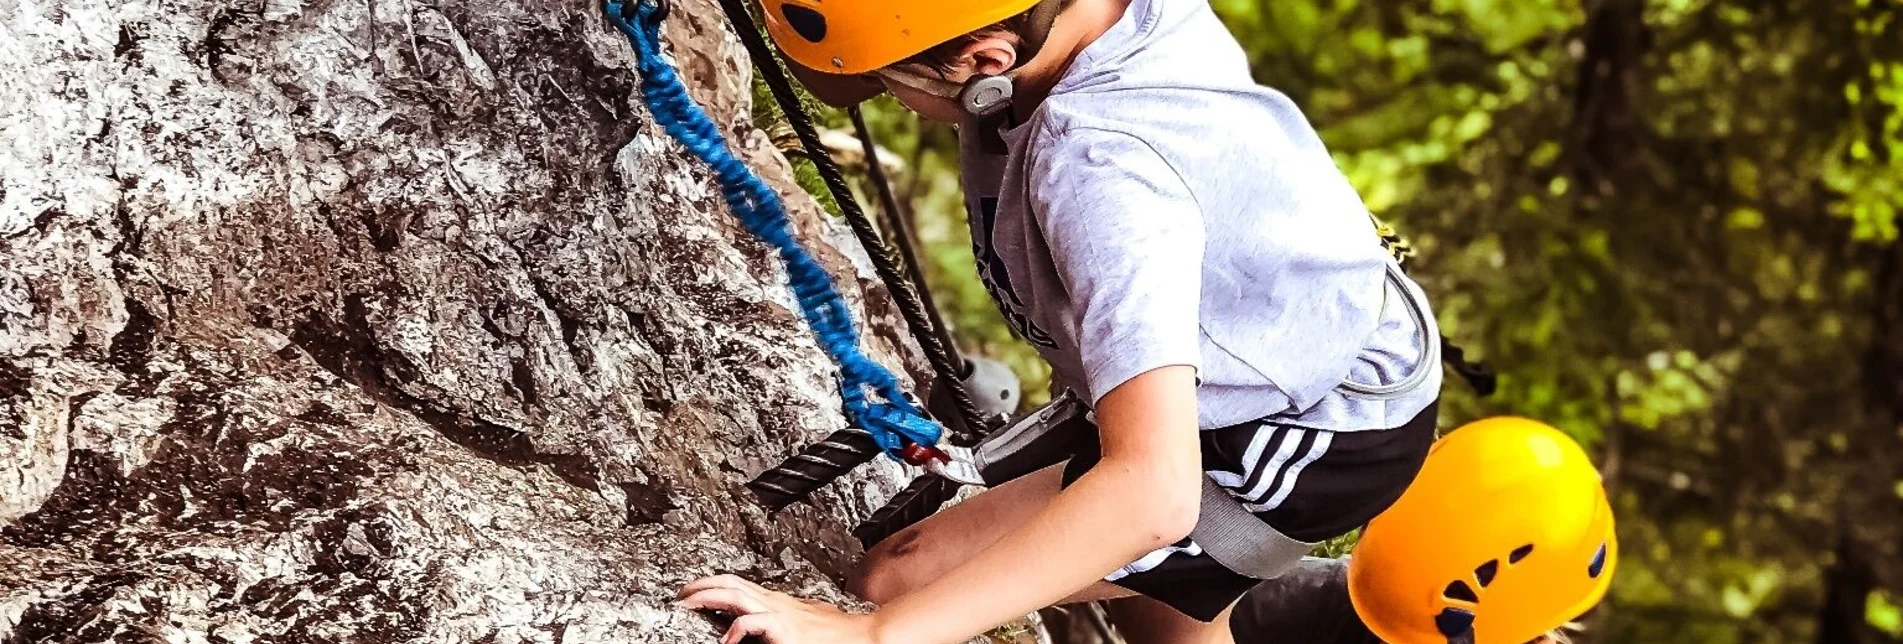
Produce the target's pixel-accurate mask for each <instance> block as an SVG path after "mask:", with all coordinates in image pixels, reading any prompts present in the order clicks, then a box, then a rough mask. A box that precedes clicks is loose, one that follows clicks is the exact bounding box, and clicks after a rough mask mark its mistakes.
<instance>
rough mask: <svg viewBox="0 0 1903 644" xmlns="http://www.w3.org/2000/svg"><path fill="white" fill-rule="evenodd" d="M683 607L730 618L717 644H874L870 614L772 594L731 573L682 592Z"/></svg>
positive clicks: (697, 584) (875, 642)
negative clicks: (757, 643) (749, 640)
mask: <svg viewBox="0 0 1903 644" xmlns="http://www.w3.org/2000/svg"><path fill="white" fill-rule="evenodd" d="M681 597H682V598H683V599H682V600H681V605H683V606H685V607H687V608H689V609H693V610H717V611H722V612H725V613H729V614H732V615H733V616H734V620H733V625H732V626H729V627H728V628H727V634H726V636H725V637H722V638H721V639H720V641H721V644H740V642H741V640H743V639H745V638H746V637H747V636H750V635H754V636H759V637H760V639H762V640H765V641H767V642H771V643H772V644H877V643H878V640H877V638H876V634H875V633H874V628H873V627H874V625H875V621H874V619H873V617H872V616H871V615H853V614H849V613H846V612H843V611H841V610H839V609H838V608H836V607H834V606H833V605H831V604H827V603H825V602H818V601H812V600H806V599H799V598H796V597H793V596H791V595H787V594H786V593H780V592H774V591H771V590H767V589H765V588H762V587H760V586H759V585H758V584H755V583H753V582H750V581H747V580H745V579H741V578H739V577H735V576H733V575H716V576H713V577H708V578H705V579H701V580H699V581H695V582H694V583H691V584H688V585H687V586H686V587H685V588H682V589H681Z"/></svg>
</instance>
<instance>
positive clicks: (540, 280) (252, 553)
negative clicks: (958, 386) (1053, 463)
mask: <svg viewBox="0 0 1903 644" xmlns="http://www.w3.org/2000/svg"><path fill="white" fill-rule="evenodd" d="M676 4H677V6H676V7H675V8H674V11H673V18H672V19H671V20H670V23H669V25H668V37H669V38H670V41H671V45H672V46H673V48H674V51H675V56H676V62H677V64H678V65H679V66H680V68H681V69H682V71H683V73H684V75H685V77H686V78H687V81H688V82H689V84H690V87H691V88H692V89H693V90H694V91H695V93H696V96H697V98H699V99H700V100H701V101H702V103H703V104H705V105H707V106H709V107H710V109H711V112H712V113H713V114H715V115H716V118H718V119H720V120H722V121H723V123H724V124H725V125H726V126H727V129H728V131H729V134H730V135H731V138H732V139H733V140H734V141H735V142H736V145H738V146H739V147H741V148H743V149H744V154H745V156H747V157H748V158H749V160H750V161H751V163H752V164H753V165H754V166H755V167H756V168H759V169H760V170H761V171H762V173H763V174H764V175H765V176H767V177H768V178H769V180H772V181H775V182H776V185H778V186H779V187H780V188H781V189H782V192H784V193H786V194H787V195H788V196H789V198H790V201H789V203H790V204H792V206H793V207H794V208H795V209H796V210H797V212H796V213H795V215H796V218H797V219H798V222H799V227H800V233H801V236H802V237H803V238H804V239H805V240H807V242H808V243H809V245H811V246H813V247H814V248H815V249H816V250H817V251H818V252H819V254H820V255H821V256H822V260H823V261H825V262H826V263H827V264H828V266H829V267H831V268H832V269H833V272H834V274H835V275H836V276H839V277H840V278H841V282H842V284H841V287H842V289H843V290H845V291H846V292H847V293H848V297H849V298H850V299H852V300H853V301H854V302H870V303H874V306H873V309H874V310H871V311H867V312H865V313H866V317H864V318H862V319H868V320H869V322H868V324H866V327H867V328H866V333H867V338H866V343H867V345H868V347H869V348H870V349H871V350H872V352H873V354H874V355H875V356H877V357H880V358H881V359H883V360H886V361H887V363H888V364H892V365H895V366H900V365H903V366H906V367H908V368H910V369H916V368H917V367H918V366H919V364H918V362H917V360H916V359H915V358H913V357H905V358H901V356H915V355H916V354H915V352H913V351H912V350H911V349H910V348H909V346H910V345H909V344H905V343H904V342H903V341H901V340H900V339H899V338H900V337H901V332H900V331H899V330H898V329H897V326H896V324H895V323H894V322H893V317H892V315H891V313H890V311H888V310H885V307H886V306H887V305H886V304H885V303H886V302H887V301H888V300H887V299H886V295H885V294H884V293H883V292H879V291H877V290H876V288H877V287H876V286H875V285H874V283H873V282H872V281H871V280H870V279H869V277H867V275H868V273H867V272H866V271H864V270H862V269H860V268H858V267H859V266H861V265H862V264H863V262H861V261H858V260H856V259H855V258H854V256H853V255H852V254H851V253H858V252H859V251H858V250H857V249H856V248H852V247H850V246H849V245H835V244H833V243H831V242H829V241H828V240H839V239H846V237H845V235H844V234H843V233H841V232H839V230H838V228H839V227H838V226H836V225H835V224H833V223H831V222H829V221H827V220H826V218H825V217H824V216H823V214H822V213H821V212H820V211H819V210H818V209H817V208H816V207H815V206H814V205H813V204H812V202H811V201H810V200H808V199H806V198H805V197H804V195H801V194H799V192H798V190H797V188H796V187H794V186H793V184H792V182H791V180H790V177H791V176H792V175H791V172H790V171H789V169H788V167H787V166H786V163H785V161H784V159H782V158H780V157H779V156H778V155H777V154H776V153H774V152H773V151H772V149H771V146H770V145H769V143H768V141H767V139H766V137H765V136H764V135H762V134H760V133H759V132H756V131H753V130H752V129H751V127H750V126H749V125H748V121H747V113H748V107H749V106H748V105H747V95H748V93H747V91H746V88H747V87H748V82H749V81H748V78H749V76H748V70H747V69H746V66H745V64H744V62H743V61H744V55H743V52H742V49H741V48H740V46H739V43H738V42H737V41H735V40H734V39H733V37H732V35H731V34H730V33H728V32H727V31H726V30H725V27H724V24H723V23H722V22H721V20H720V12H719V11H718V10H717V8H715V7H714V6H713V3H712V2H711V0H676ZM599 11H600V10H599V8H598V7H597V6H595V5H594V4H592V3H587V2H582V3H576V2H548V1H546V0H487V1H478V2H460V1H457V0H449V1H448V2H440V3H439V2H421V1H418V0H341V1H334V0H166V1H164V2H159V1H156V0H112V1H107V0H0V88H4V89H3V90H0V641H5V642H51V641H58V642H65V641H84V642H95V641H115V642H148V641H151V642H157V641H166V642H232V643H246V642H260V643H262V642H410V641H429V642H494V643H508V642H633V643H641V642H711V641H714V640H713V637H712V633H713V630H712V628H711V627H710V626H709V625H708V624H707V623H706V621H705V620H703V619H702V618H700V617H699V616H696V615H693V614H690V613H686V612H682V611H677V610H674V609H672V608H670V607H669V606H668V602H669V601H670V600H671V599H672V598H673V595H674V592H675V590H676V589H677V588H678V587H679V585H680V584H682V583H684V582H685V581H687V580H689V579H692V578H694V577H697V576H700V575H704V574H708V573H712V572H724V571H737V572H742V573H746V574H749V575H752V576H754V577H756V578H759V579H762V580H764V581H766V582H768V583H770V584H776V585H778V586H780V587H782V588H785V589H788V590H800V591H803V592H807V593H809V594H813V595H815V596H819V597H825V598H837V597H839V595H838V591H836V590H834V589H833V586H832V584H833V583H834V582H835V581H836V580H837V578H838V576H839V575H840V574H842V573H843V572H844V571H845V570H846V568H847V567H848V566H849V565H850V562H851V561H852V560H853V558H854V557H856V556H857V554H858V548H857V546H856V544H854V543H853V542H852V540H851V538H850V537H849V536H848V535H847V534H846V530H847V528H849V527H850V526H851V525H852V523H853V522H854V521H856V520H857V519H858V518H860V517H862V516H864V515H865V514H867V513H868V512H869V511H870V510H871V508H872V507H873V506H874V505H876V504H877V503H878V502H882V501H883V500H884V499H885V497H886V495H887V494H888V493H889V492H890V491H891V490H892V489H894V488H895V487H896V484H897V482H898V478H899V472H898V471H897V468H895V467H892V466H889V465H881V466H878V467H875V468H870V469H869V470H868V471H867V472H865V473H862V474H861V475H859V476H857V477H855V478H853V479H851V480H849V481H846V482H844V483H843V484H841V485H837V486H834V487H832V488H830V489H829V491H828V492H826V493H825V495H824V496H823V497H822V498H819V499H817V505H816V507H800V508H795V509H793V510H790V511H788V512H786V513H784V514H782V515H780V516H777V517H768V516H766V515H765V514H764V513H763V512H762V511H760V510H759V509H758V508H757V507H756V506H755V505H754V504H753V502H752V500H751V498H750V496H749V495H748V494H747V493H746V491H745V490H744V489H743V488H741V487H740V484H741V483H742V482H743V481H744V480H745V479H746V478H747V476H748V475H750V474H751V473H753V472H755V471H757V470H759V469H760V468H762V467H765V466H767V465H768V464H770V463H772V462H775V461H777V460H778V459H780V458H782V457H784V456H786V455H787V454H789V453H791V450H792V449H794V448H795V446H797V445H798V444H801V443H803V442H805V441H807V440H810V439H812V438H814V437H817V436H820V435H823V434H825V433H826V432H829V431H832V430H834V429H837V428H838V427H840V426H842V425H843V424H844V420H843V419H842V417H841V415H840V414H839V412H838V404H839V403H838V398H837V395H836V393H835V391H834V387H835V385H834V382H833V370H832V368H831V366H830V364H828V363H827V362H826V360H825V358H824V355H823V354H822V353H820V352H819V350H818V349H817V348H816V347H815V345H814V343H813V341H812V338H811V336H810V335H809V334H808V333H807V331H806V330H805V327H804V326H803V325H802V324H801V322H800V320H799V317H798V314H797V312H796V311H794V310H793V309H792V308H791V307H792V302H791V299H790V297H789V296H788V294H787V293H786V291H785V288H784V286H783V285H782V281H783V279H784V276H783V274H782V273H781V272H780V268H779V265H778V264H777V262H776V260H774V259H773V257H772V256H771V255H770V254H769V252H768V250H767V249H766V248H765V247H763V246H761V245H759V244H757V243H755V242H753V241H752V240H751V238H748V237H747V236H746V235H745V233H744V232H742V231H740V230H739V229H738V228H737V226H736V225H734V223H733V222H732V221H731V217H730V216H729V215H728V214H727V213H726V211H725V209H724V208H723V207H722V206H721V205H720V203H719V199H718V195H717V194H716V193H715V192H713V189H712V184H711V180H710V179H709V177H708V175H707V174H706V173H705V171H704V170H703V169H702V168H700V167H699V166H698V165H697V164H696V163H694V162H693V161H692V160H691V159H689V158H687V157H686V156H684V155H683V154H682V153H681V152H680V150H679V149H678V148H677V147H676V146H675V145H674V144H673V143H672V142H671V141H669V140H668V139H667V138H666V137H665V135H664V134H662V133H661V132H659V131H658V130H657V129H655V128H653V127H651V126H650V125H648V120H647V116H646V114H645V112H644V110H643V108H642V107H641V105H640V101H639V98H638V95H637V94H636V91H635V77H634V76H633V72H632V68H633V66H632V60H631V56H632V52H631V51H630V50H629V48H628V46H627V43H626V41H625V40H623V39H622V38H621V37H620V35H619V34H617V33H615V32H613V31H612V30H611V29H610V28H609V27H608V26H607V25H606V23H605V22H604V21H603V20H602V18H601V16H600V14H599ZM841 248H847V249H850V250H841Z"/></svg>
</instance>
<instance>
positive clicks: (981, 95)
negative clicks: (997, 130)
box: [762, 0, 1072, 121]
mask: <svg viewBox="0 0 1903 644" xmlns="http://www.w3.org/2000/svg"><path fill="white" fill-rule="evenodd" d="M1071 1H1072V0H977V1H972V2H947V1H945V0H902V1H899V2H872V1H869V0H843V1H836V2H829V3H821V2H817V1H815V0H764V2H762V7H763V9H764V10H765V14H766V23H767V33H769V34H771V35H772V37H773V40H774V41H775V42H776V43H777V44H778V45H779V46H780V50H781V51H783V52H785V53H786V55H787V57H788V58H791V59H792V60H793V62H795V63H798V64H799V65H801V66H804V67H807V68H809V69H812V70H815V71H819V72H825V73H830V74H847V75H867V76H872V77H874V78H877V79H878V80H879V81H881V82H882V83H884V84H885V86H886V89H887V90H888V91H890V92H891V93H892V94H893V96H894V97H896V98H898V99H899V101H900V102H902V103H904V104H905V105H906V107H909V108H911V109H913V110H914V111H916V112H918V113H919V114H920V115H922V116H925V117H926V118H930V119H933V120H940V121H958V120H962V119H963V118H964V116H965V115H966V114H979V115H985V114H988V113H991V112H995V111H996V110H997V109H1000V108H1001V107H1002V106H1003V105H1008V103H1009V100H1010V94H1011V74H1012V72H1013V71H1014V70H1017V69H1018V68H1019V67H1020V66H1022V65H1023V64H1025V63H1026V62H1029V61H1030V60H1031V59H1032V58H1033V57H1035V56H1036V55H1037V52H1038V51H1039V50H1040V49H1041V48H1042V46H1043V42H1044V38H1045V36H1046V35H1047V34H1048V33H1049V31H1050V28H1051V23H1052V22H1054V21H1055V20H1056V17H1057V13H1058V12H1059V11H1061V10H1062V9H1063V8H1064V7H1065V6H1067V5H1069V4H1070V2H1071Z"/></svg>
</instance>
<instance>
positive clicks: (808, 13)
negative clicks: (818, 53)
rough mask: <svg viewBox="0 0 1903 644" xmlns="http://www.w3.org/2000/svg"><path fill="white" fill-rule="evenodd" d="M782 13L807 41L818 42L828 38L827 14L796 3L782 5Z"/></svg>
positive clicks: (794, 30)
mask: <svg viewBox="0 0 1903 644" xmlns="http://www.w3.org/2000/svg"><path fill="white" fill-rule="evenodd" d="M780 14H781V15H784V16H786V24H787V25H788V26H791V27H792V28H793V33H797V34H799V35H800V37H801V38H805V39H806V42H810V43H818V42H820V41H823V40H825V39H826V16H824V15H822V14H820V13H819V12H818V11H814V10H812V9H808V8H806V7H802V6H799V5H796V4H785V5H780Z"/></svg>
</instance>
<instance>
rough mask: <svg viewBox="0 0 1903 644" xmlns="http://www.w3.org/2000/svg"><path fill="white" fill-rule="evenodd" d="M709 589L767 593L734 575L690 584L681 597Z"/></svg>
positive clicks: (695, 581) (703, 579) (682, 591)
mask: <svg viewBox="0 0 1903 644" xmlns="http://www.w3.org/2000/svg"><path fill="white" fill-rule="evenodd" d="M709 588H745V589H748V590H753V591H759V592H765V591H766V589H765V588H761V587H760V586H759V585H758V584H755V583H753V582H751V581H747V580H745V579H741V578H739V577H736V576H734V575H714V576H712V577H702V578H700V579H696V580H694V581H693V582H692V583H689V584H687V585H686V586H684V587H682V588H681V593H680V596H681V597H686V596H688V595H692V594H694V593H697V592H700V591H703V590H707V589H709Z"/></svg>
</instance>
